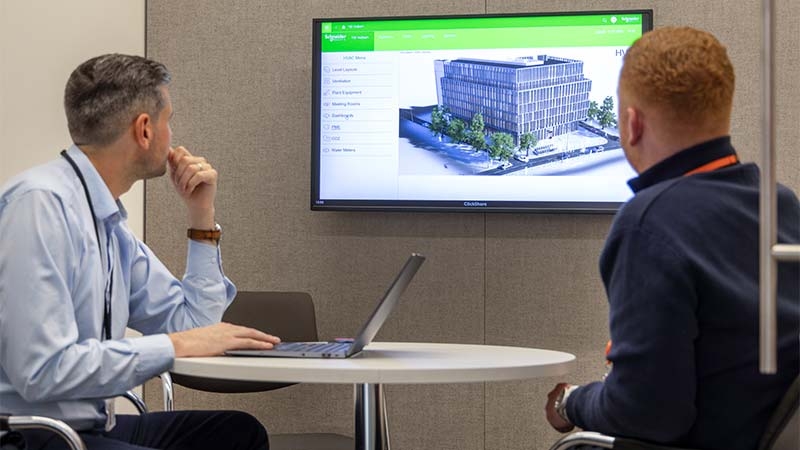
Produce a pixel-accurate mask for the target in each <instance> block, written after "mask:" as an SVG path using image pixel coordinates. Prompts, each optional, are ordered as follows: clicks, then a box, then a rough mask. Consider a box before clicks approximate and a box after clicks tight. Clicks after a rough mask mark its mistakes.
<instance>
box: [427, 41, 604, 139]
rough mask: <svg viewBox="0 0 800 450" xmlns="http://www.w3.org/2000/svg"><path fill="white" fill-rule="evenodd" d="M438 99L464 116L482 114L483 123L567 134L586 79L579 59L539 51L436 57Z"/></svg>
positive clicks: (585, 99) (516, 131) (585, 94)
mask: <svg viewBox="0 0 800 450" xmlns="http://www.w3.org/2000/svg"><path fill="white" fill-rule="evenodd" d="M434 69H435V75H436V81H437V83H436V92H437V97H438V103H439V104H440V105H443V106H445V107H447V108H448V110H449V111H450V113H451V114H452V115H453V116H455V117H459V118H461V119H463V120H469V119H470V118H471V117H472V116H473V115H474V114H475V113H477V112H480V113H481V114H482V115H483V118H484V121H485V123H486V127H487V128H489V129H492V130H495V131H501V132H506V133H509V134H511V135H512V136H513V137H514V140H515V142H517V143H518V142H519V138H520V136H521V135H522V134H523V133H527V132H530V133H533V134H534V135H535V136H536V138H537V139H539V140H540V139H545V138H548V137H552V136H554V135H559V134H564V133H568V132H570V131H574V130H576V129H577V128H578V121H580V120H583V119H585V118H586V115H587V112H588V110H589V92H590V91H591V89H592V80H590V79H588V78H586V77H585V76H584V73H583V61H580V60H574V59H567V58H558V57H554V56H547V55H539V56H538V57H535V58H534V57H527V58H517V59H516V60H513V61H492V60H481V59H471V58H460V59H454V60H436V61H435V62H434Z"/></svg>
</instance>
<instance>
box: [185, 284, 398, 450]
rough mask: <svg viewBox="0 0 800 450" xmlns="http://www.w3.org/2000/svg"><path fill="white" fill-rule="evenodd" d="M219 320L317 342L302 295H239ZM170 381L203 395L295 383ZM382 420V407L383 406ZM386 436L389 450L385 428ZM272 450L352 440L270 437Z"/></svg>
mask: <svg viewBox="0 0 800 450" xmlns="http://www.w3.org/2000/svg"><path fill="white" fill-rule="evenodd" d="M222 320H223V321H225V322H230V323H233V324H237V325H243V326H247V327H251V328H255V329H258V330H262V331H264V332H267V333H270V334H274V335H276V336H280V337H281V339H282V340H283V341H286V342H304V341H316V340H318V337H317V319H316V313H315V311H314V302H313V300H312V299H311V295H309V294H308V293H305V292H273V291H266V292H239V293H238V294H237V295H236V299H235V300H234V301H233V303H231V305H230V306H229V307H228V309H227V310H226V311H225V314H224V315H223V316H222ZM172 381H173V382H174V383H176V384H179V385H181V386H184V387H188V388H191V389H196V390H200V391H205V392H221V393H250V392H264V391H271V390H274V389H280V388H284V387H287V386H291V385H293V384H296V383H271V382H259V381H236V380H223V379H213V378H204V377H197V376H191V375H181V374H177V373H173V374H172ZM383 408H384V414H382V416H384V417H385V415H386V414H385V405H383ZM382 425H384V427H383V430H382V433H383V435H384V436H386V440H384V442H387V446H386V447H385V449H384V450H388V425H386V424H385V422H383V423H382ZM269 440H270V449H271V450H352V449H353V448H354V446H355V441H354V439H353V438H351V437H348V436H344V435H341V434H334V433H288V434H270V439H269Z"/></svg>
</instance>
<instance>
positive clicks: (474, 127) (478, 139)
mask: <svg viewBox="0 0 800 450" xmlns="http://www.w3.org/2000/svg"><path fill="white" fill-rule="evenodd" d="M484 129H485V125H484V123H483V114H481V113H479V112H477V113H475V115H473V116H472V120H471V121H470V123H469V131H468V132H467V143H468V144H469V145H471V146H472V147H474V148H475V150H484V149H486V136H485V135H484V134H483V132H484Z"/></svg>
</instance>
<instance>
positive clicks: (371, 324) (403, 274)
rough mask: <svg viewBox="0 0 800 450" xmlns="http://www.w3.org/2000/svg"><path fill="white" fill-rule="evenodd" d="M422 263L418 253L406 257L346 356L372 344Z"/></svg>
mask: <svg viewBox="0 0 800 450" xmlns="http://www.w3.org/2000/svg"><path fill="white" fill-rule="evenodd" d="M423 262H425V257H424V256H422V255H420V254H419V253H412V254H411V256H409V257H408V260H407V261H406V264H405V265H404V266H403V268H402V269H401V270H400V273H399V274H397V278H395V279H394V281H393V282H392V284H391V286H389V289H388V290H387V291H386V293H385V294H384V295H383V298H382V299H381V301H379V302H378V306H376V307H375V310H374V311H372V315H371V316H370V318H369V320H367V322H366V323H364V326H362V327H361V331H359V332H358V335H356V338H355V340H354V341H353V345H352V346H351V347H350V351H348V352H347V355H348V356H349V355H353V354H355V353H358V352H360V351H361V350H362V349H363V348H364V347H365V346H367V345H368V344H369V343H370V342H372V339H374V338H375V335H376V334H378V331H379V330H380V329H381V326H383V323H384V322H386V318H387V317H389V313H390V312H392V310H393V309H394V307H395V305H397V301H398V300H400V296H401V295H402V294H403V292H404V291H405V290H406V288H407V287H408V285H409V284H410V283H411V279H412V278H414V275H416V273H417V270H419V267H420V266H421V265H422V263H423Z"/></svg>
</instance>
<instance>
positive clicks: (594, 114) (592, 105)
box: [586, 101, 600, 122]
mask: <svg viewBox="0 0 800 450" xmlns="http://www.w3.org/2000/svg"><path fill="white" fill-rule="evenodd" d="M586 115H587V116H589V119H591V120H597V121H598V122H599V121H600V119H599V116H600V107H599V106H598V105H597V102H596V101H591V102H589V112H588V113H587V114H586Z"/></svg>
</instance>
